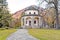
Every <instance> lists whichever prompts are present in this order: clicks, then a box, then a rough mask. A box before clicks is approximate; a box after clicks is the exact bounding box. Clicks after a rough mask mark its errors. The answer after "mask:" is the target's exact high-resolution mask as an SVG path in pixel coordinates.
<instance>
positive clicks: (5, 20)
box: [0, 1, 11, 27]
mask: <svg viewBox="0 0 60 40" xmlns="http://www.w3.org/2000/svg"><path fill="white" fill-rule="evenodd" d="M3 2H5V1H3ZM10 21H11V15H10V14H9V11H8V9H7V5H5V4H3V3H1V5H0V26H1V25H2V27H9V23H10Z"/></svg>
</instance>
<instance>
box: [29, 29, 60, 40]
mask: <svg viewBox="0 0 60 40" xmlns="http://www.w3.org/2000/svg"><path fill="white" fill-rule="evenodd" d="M29 34H30V35H32V36H34V37H36V38H38V39H39V40H60V30H54V29H29Z"/></svg>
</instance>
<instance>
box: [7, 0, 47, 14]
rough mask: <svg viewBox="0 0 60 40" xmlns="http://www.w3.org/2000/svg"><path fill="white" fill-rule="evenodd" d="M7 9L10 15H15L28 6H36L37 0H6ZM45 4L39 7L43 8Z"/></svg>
mask: <svg viewBox="0 0 60 40" xmlns="http://www.w3.org/2000/svg"><path fill="white" fill-rule="evenodd" d="M7 2H8V8H9V11H10V13H15V12H16V11H19V10H21V9H23V8H26V7H28V6H30V5H37V4H38V3H37V0H7ZM46 4H47V3H46V2H44V3H43V4H42V5H41V7H43V8H45V6H46Z"/></svg>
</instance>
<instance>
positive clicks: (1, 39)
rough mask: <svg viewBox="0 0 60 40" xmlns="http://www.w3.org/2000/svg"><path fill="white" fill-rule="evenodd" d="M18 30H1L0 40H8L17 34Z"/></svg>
mask: <svg viewBox="0 0 60 40" xmlns="http://www.w3.org/2000/svg"><path fill="white" fill-rule="evenodd" d="M15 31H16V29H8V30H7V29H4V30H1V29H0V40H6V38H7V37H8V36H9V35H10V34H11V33H13V32H15Z"/></svg>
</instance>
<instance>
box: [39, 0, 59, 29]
mask: <svg viewBox="0 0 60 40" xmlns="http://www.w3.org/2000/svg"><path fill="white" fill-rule="evenodd" d="M38 1H39V0H38ZM44 1H46V2H47V3H48V5H49V6H48V5H47V6H48V7H52V6H51V4H53V5H54V8H55V10H56V11H55V12H56V19H55V20H56V28H57V29H58V28H59V18H58V1H59V0H43V1H42V2H41V3H40V2H39V4H42V3H43V2H44Z"/></svg>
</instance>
